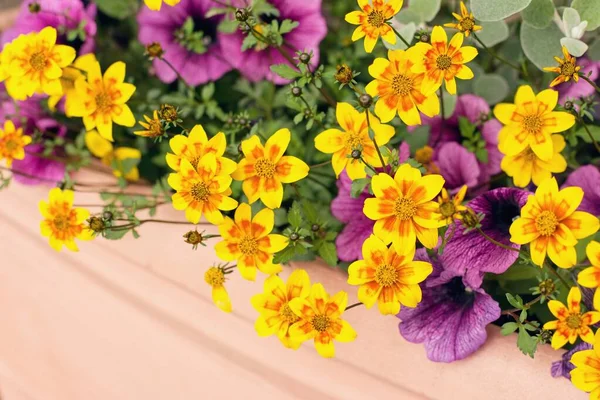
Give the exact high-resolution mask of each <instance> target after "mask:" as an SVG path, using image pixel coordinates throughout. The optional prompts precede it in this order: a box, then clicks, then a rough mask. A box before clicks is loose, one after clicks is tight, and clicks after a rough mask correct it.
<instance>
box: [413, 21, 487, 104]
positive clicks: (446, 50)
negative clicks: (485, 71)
mask: <svg viewBox="0 0 600 400" xmlns="http://www.w3.org/2000/svg"><path fill="white" fill-rule="evenodd" d="M463 40H464V35H463V34H462V33H460V32H458V33H456V34H454V36H453V37H452V39H451V40H450V43H448V36H447V35H446V32H445V31H444V28H442V27H441V26H435V27H434V28H433V31H432V32H431V44H429V43H423V42H419V43H417V44H415V45H414V46H413V47H411V48H410V49H408V51H407V53H408V57H409V58H410V59H411V60H414V62H415V64H414V65H413V67H412V72H414V73H417V74H421V73H425V77H424V78H423V84H422V86H421V92H422V93H423V94H425V95H429V94H430V93H431V92H434V91H436V90H437V89H438V88H439V87H440V86H442V82H446V90H447V91H448V93H450V94H456V79H455V78H458V79H472V78H473V76H474V75H473V71H471V68H469V67H467V66H466V65H465V64H466V63H468V62H469V61H471V60H473V59H474V58H475V57H476V56H477V49H476V48H475V47H473V46H463V47H461V46H462V44H463Z"/></svg>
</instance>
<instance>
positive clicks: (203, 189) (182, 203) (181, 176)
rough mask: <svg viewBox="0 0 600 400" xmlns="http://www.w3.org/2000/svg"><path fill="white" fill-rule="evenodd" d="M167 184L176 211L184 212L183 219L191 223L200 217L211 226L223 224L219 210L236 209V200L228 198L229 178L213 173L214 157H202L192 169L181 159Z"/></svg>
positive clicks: (215, 167) (195, 222)
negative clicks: (173, 192)
mask: <svg viewBox="0 0 600 400" xmlns="http://www.w3.org/2000/svg"><path fill="white" fill-rule="evenodd" d="M168 182H169V185H170V186H171V187H172V188H173V189H175V191H176V192H177V193H175V194H174V195H173V197H172V199H173V207H174V208H175V209H176V210H185V217H186V218H187V220H188V221H190V222H191V223H192V224H197V223H198V222H200V218H202V215H203V214H204V217H205V218H206V220H207V221H208V222H210V223H211V224H215V225H218V224H220V223H222V222H223V214H221V211H220V210H223V211H229V210H233V209H234V208H235V207H237V204H238V203H237V201H236V200H234V199H232V198H231V197H228V196H229V195H230V194H231V190H230V189H229V186H230V185H231V177H230V176H229V175H219V174H217V158H216V157H215V155H214V154H206V155H205V156H204V157H202V158H201V159H200V161H198V164H197V165H196V168H194V167H193V166H192V164H190V162H189V161H188V160H182V162H181V169H180V170H179V172H177V173H172V174H169V178H168Z"/></svg>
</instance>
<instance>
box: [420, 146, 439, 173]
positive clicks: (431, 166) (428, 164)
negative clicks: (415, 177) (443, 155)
mask: <svg viewBox="0 0 600 400" xmlns="http://www.w3.org/2000/svg"><path fill="white" fill-rule="evenodd" d="M433 155H434V150H433V148H432V147H431V146H428V145H425V146H423V147H421V148H420V149H417V150H416V151H415V160H416V161H417V162H418V163H419V164H421V165H422V166H423V168H425V170H426V171H425V175H428V174H439V173H440V169H439V167H438V166H437V165H436V164H435V162H433Z"/></svg>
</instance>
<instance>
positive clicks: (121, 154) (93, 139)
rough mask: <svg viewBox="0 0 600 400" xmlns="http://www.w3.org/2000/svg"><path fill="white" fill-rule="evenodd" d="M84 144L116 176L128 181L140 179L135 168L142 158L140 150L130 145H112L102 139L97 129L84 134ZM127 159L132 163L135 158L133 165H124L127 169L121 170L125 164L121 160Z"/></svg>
mask: <svg viewBox="0 0 600 400" xmlns="http://www.w3.org/2000/svg"><path fill="white" fill-rule="evenodd" d="M85 144H86V146H87V148H88V150H89V151H90V153H92V154H93V155H94V156H96V157H98V158H99V159H100V160H101V161H102V164H104V165H106V166H108V167H111V168H113V174H114V175H115V176H116V177H117V178H118V177H121V176H123V172H125V175H124V178H125V179H127V180H128V181H137V180H138V179H140V173H139V171H138V169H137V164H138V163H139V161H140V159H141V158H142V152H141V151H139V150H138V149H134V148H132V147H117V148H116V149H115V148H114V147H113V145H112V143H111V142H109V141H108V140H106V139H104V138H103V137H102V136H100V134H99V133H98V131H96V130H92V131H89V132H86V134H85ZM125 160H129V161H128V163H132V162H133V160H135V161H136V162H135V165H133V166H131V167H130V166H129V165H128V166H126V167H127V168H128V170H127V171H123V170H124V168H125V166H124V165H123V161H125Z"/></svg>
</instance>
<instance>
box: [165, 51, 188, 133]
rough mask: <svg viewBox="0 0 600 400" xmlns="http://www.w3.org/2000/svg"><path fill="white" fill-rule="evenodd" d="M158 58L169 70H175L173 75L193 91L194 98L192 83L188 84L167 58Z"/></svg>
mask: <svg viewBox="0 0 600 400" xmlns="http://www.w3.org/2000/svg"><path fill="white" fill-rule="evenodd" d="M159 60H161V61H162V62H164V63H165V64H167V66H168V67H169V68H171V70H172V71H173V72H175V75H177V79H178V80H179V81H181V82H182V83H183V84H184V85H185V87H187V88H188V89H189V90H191V91H192V92H193V93H194V99H196V89H195V88H194V87H193V86H192V85H190V84H189V83H187V81H186V80H185V79H183V76H181V74H180V73H179V71H177V69H175V67H174V66H173V64H171V62H170V61H169V60H167V59H166V58H164V57H159ZM186 131H187V130H186Z"/></svg>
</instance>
